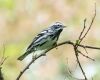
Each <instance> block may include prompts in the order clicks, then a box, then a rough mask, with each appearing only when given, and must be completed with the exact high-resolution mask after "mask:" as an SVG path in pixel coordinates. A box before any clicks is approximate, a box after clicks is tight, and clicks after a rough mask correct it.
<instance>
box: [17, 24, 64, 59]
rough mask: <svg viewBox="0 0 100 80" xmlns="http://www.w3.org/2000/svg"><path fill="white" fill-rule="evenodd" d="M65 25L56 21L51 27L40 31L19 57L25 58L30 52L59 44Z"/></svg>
mask: <svg viewBox="0 0 100 80" xmlns="http://www.w3.org/2000/svg"><path fill="white" fill-rule="evenodd" d="M64 27H65V26H64V25H63V24H62V23H60V22H56V23H54V24H53V25H51V26H50V27H49V28H47V29H45V30H43V31H42V32H41V33H39V34H38V35H37V36H36V37H35V38H34V39H33V41H32V43H31V44H30V45H29V46H28V48H27V50H26V52H25V53H24V54H23V55H22V56H20V57H19V58H18V60H23V59H24V58H25V57H26V56H27V55H28V54H30V53H32V52H35V51H38V50H47V49H49V48H51V47H53V46H54V45H56V44H57V41H58V38H59V35H60V33H61V32H62V30H63V28H64Z"/></svg>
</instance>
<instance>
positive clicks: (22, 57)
mask: <svg viewBox="0 0 100 80" xmlns="http://www.w3.org/2000/svg"><path fill="white" fill-rule="evenodd" d="M28 54H29V52H28V51H27V52H25V53H24V54H23V55H21V56H20V57H19V58H18V60H20V61H22V60H23V59H24V58H25V57H26V56H27V55H28Z"/></svg>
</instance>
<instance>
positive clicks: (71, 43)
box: [16, 41, 100, 80]
mask: <svg viewBox="0 0 100 80" xmlns="http://www.w3.org/2000/svg"><path fill="white" fill-rule="evenodd" d="M65 44H69V45H72V46H73V45H74V44H75V43H74V42H71V41H65V42H62V43H59V44H57V45H56V46H54V47H52V48H50V49H49V50H47V51H45V52H44V53H42V54H41V55H39V56H35V57H34V58H33V59H32V60H31V62H30V63H29V64H28V65H27V66H26V67H25V68H24V69H23V70H22V71H21V72H20V73H19V75H18V77H17V78H16V80H19V79H20V78H21V76H22V75H23V74H24V73H25V71H26V70H27V69H29V67H30V66H31V64H32V63H34V62H35V61H36V60H37V59H38V58H40V57H42V56H46V54H47V52H49V51H50V50H52V49H54V48H56V47H59V46H62V45H65ZM78 46H80V47H82V48H84V47H85V48H88V49H96V50H100V48H99V47H92V46H85V45H81V44H80V45H78Z"/></svg>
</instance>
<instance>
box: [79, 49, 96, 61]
mask: <svg viewBox="0 0 100 80" xmlns="http://www.w3.org/2000/svg"><path fill="white" fill-rule="evenodd" d="M78 52H79V53H80V54H81V55H82V56H84V57H86V58H88V59H90V60H92V61H95V59H92V58H90V57H89V56H86V55H84V54H83V53H82V52H81V51H79V50H78Z"/></svg>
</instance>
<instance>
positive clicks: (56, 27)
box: [51, 22, 66, 31]
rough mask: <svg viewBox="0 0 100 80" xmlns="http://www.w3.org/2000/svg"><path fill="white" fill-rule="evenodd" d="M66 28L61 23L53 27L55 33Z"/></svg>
mask: <svg viewBox="0 0 100 80" xmlns="http://www.w3.org/2000/svg"><path fill="white" fill-rule="evenodd" d="M65 27H66V26H64V25H63V24H62V23H60V22H56V23H54V24H53V25H52V27H51V28H52V29H53V30H54V31H59V30H63V28H65Z"/></svg>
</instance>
